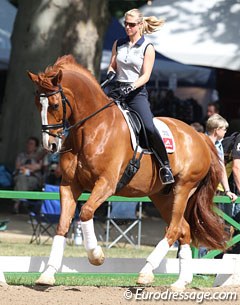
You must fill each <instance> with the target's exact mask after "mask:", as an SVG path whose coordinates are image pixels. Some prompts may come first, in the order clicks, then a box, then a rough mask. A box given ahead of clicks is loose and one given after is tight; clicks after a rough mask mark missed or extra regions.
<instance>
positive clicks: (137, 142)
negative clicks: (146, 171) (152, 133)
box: [115, 100, 175, 191]
mask: <svg viewBox="0 0 240 305" xmlns="http://www.w3.org/2000/svg"><path fill="white" fill-rule="evenodd" d="M115 103H116V104H117V106H118V107H119V109H120V111H121V112H122V114H123V116H124V118H125V120H126V122H127V124H128V127H129V130H130V134H131V140H132V146H133V149H134V154H133V158H132V159H131V160H130V161H129V163H128V165H127V167H126V169H125V171H124V173H123V175H122V177H121V179H120V181H119V182H118V184H117V188H116V191H119V190H120V189H122V188H123V187H124V186H125V185H127V184H128V183H129V182H130V180H131V179H132V178H133V177H134V175H135V174H136V173H137V171H138V170H139V168H140V161H141V159H142V155H143V154H152V151H151V147H150V146H149V142H148V138H147V134H146V130H145V126H144V124H143V121H142V119H141V117H140V116H139V114H138V113H137V112H136V111H134V110H133V109H131V108H129V107H128V105H127V104H126V103H124V102H122V101H121V102H120V101H118V100H115ZM154 124H155V126H156V128H157V129H158V131H159V132H160V134H161V136H162V139H163V142H164V144H165V147H166V150H167V152H168V153H173V152H174V151H175V142H174V140H173V136H172V133H171V131H170V129H169V128H168V126H167V125H166V124H165V123H163V122H162V121H159V120H158V119H154ZM160 125H161V126H160ZM137 152H139V153H140V154H139V156H138V158H137Z"/></svg>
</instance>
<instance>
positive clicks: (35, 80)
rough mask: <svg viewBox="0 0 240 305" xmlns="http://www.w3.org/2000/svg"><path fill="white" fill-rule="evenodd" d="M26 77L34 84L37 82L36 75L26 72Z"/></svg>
mask: <svg viewBox="0 0 240 305" xmlns="http://www.w3.org/2000/svg"><path fill="white" fill-rule="evenodd" d="M27 75H28V77H29V78H30V79H31V81H33V82H34V83H36V82H37V81H38V75H36V74H33V73H31V72H30V71H27Z"/></svg>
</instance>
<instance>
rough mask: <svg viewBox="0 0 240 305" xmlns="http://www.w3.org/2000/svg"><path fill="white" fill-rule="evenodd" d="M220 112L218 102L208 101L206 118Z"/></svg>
mask: <svg viewBox="0 0 240 305" xmlns="http://www.w3.org/2000/svg"><path fill="white" fill-rule="evenodd" d="M215 113H217V114H219V113H220V105H219V103H218V102H213V103H209V104H208V107H207V119H209V118H210V117H211V116H212V115H213V114H215Z"/></svg>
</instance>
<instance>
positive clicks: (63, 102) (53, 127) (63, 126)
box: [38, 84, 73, 138]
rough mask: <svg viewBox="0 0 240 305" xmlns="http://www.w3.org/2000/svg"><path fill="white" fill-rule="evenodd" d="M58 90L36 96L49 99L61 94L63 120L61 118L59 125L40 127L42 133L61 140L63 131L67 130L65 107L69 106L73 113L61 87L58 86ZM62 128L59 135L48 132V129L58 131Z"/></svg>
mask: <svg viewBox="0 0 240 305" xmlns="http://www.w3.org/2000/svg"><path fill="white" fill-rule="evenodd" d="M58 88H59V89H58V90H56V91H53V92H51V93H40V94H38V96H39V97H40V98H41V97H47V98H48V97H49V96H52V95H55V94H57V93H60V94H61V98H62V108H63V118H62V123H60V124H48V125H42V132H45V133H48V134H49V135H51V136H52V137H58V138H62V135H63V134H64V133H65V131H67V130H68V128H67V120H66V111H67V110H66V108H67V107H66V105H68V106H69V108H70V109H71V112H73V109H72V106H71V104H70V102H69V100H68V99H67V97H66V96H65V94H64V93H63V89H62V86H61V85H60V84H59V85H58ZM59 128H62V129H63V131H62V132H61V134H57V135H56V134H53V133H51V132H50V131H49V129H59Z"/></svg>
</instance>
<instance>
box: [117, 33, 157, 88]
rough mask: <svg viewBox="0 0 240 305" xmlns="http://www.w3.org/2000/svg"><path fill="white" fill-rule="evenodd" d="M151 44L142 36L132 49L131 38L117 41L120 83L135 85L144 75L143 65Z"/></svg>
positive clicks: (118, 79) (118, 77) (118, 78)
mask: <svg viewBox="0 0 240 305" xmlns="http://www.w3.org/2000/svg"><path fill="white" fill-rule="evenodd" d="M149 44H151V42H149V41H148V40H147V39H146V38H145V37H144V36H142V37H141V38H140V39H139V40H138V41H137V42H136V43H135V44H134V45H133V46H132V47H130V45H129V37H126V38H122V39H119V40H118V41H117V50H116V51H117V56H116V62H117V71H116V72H117V77H116V80H117V81H119V82H126V83H133V82H135V81H136V80H137V79H138V78H139V76H140V75H141V73H142V65H143V60H144V55H145V51H146V48H147V46H148V45H149Z"/></svg>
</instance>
